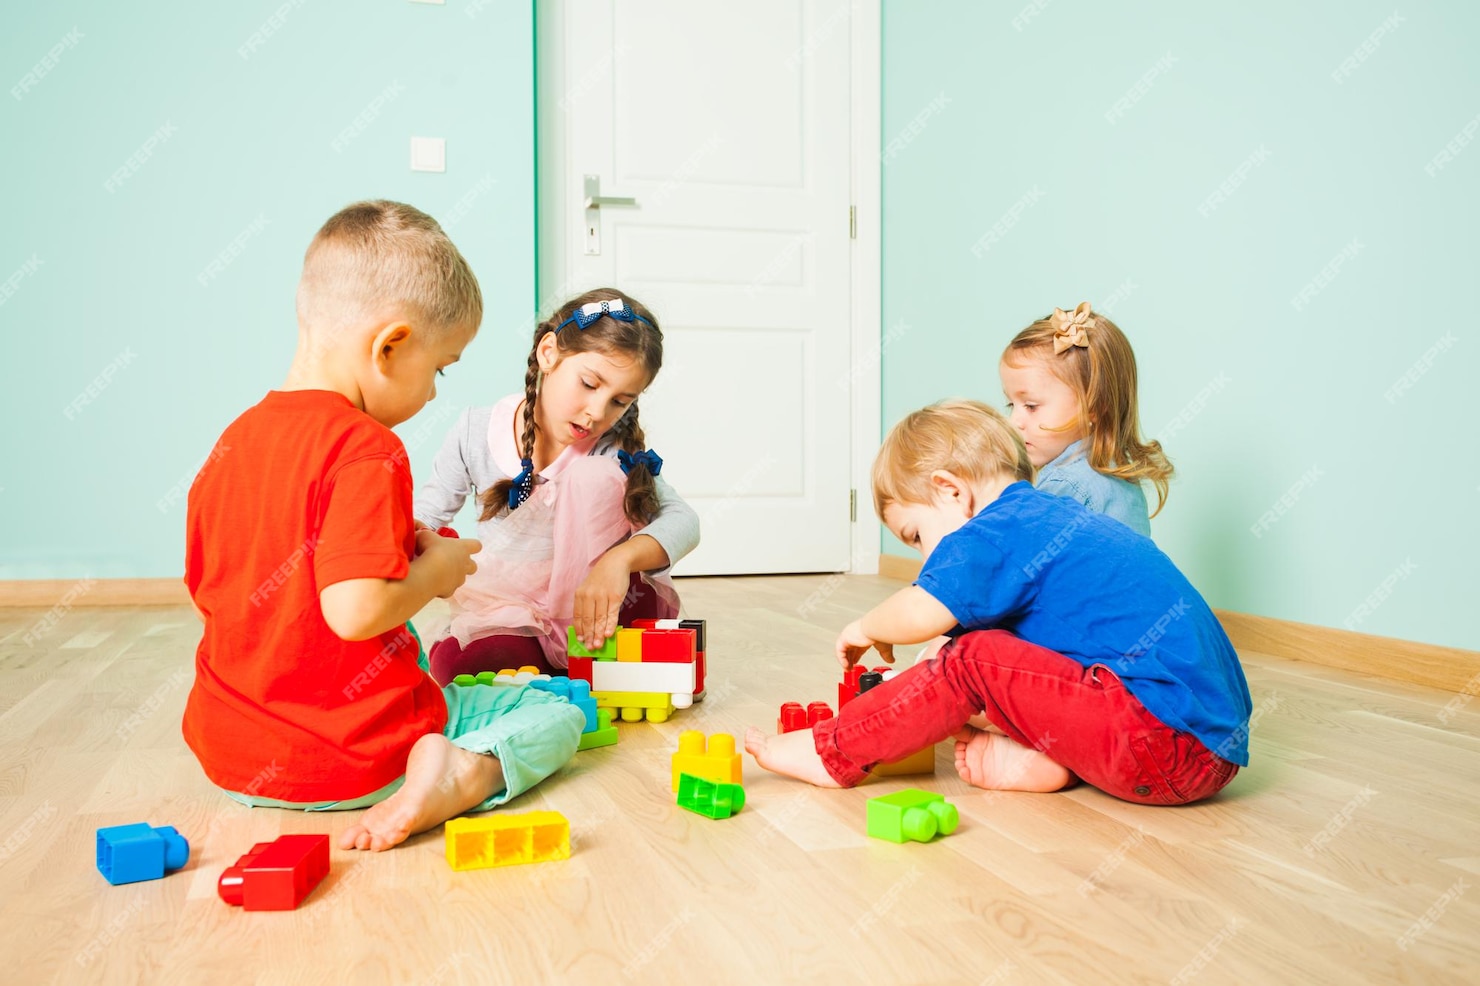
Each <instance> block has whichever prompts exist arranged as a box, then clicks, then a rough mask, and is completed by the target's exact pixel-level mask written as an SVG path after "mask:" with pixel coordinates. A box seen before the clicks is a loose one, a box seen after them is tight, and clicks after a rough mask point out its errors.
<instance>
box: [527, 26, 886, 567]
mask: <svg viewBox="0 0 1480 986" xmlns="http://www.w3.org/2000/svg"><path fill="white" fill-rule="evenodd" d="M554 6H558V8H559V9H558V10H554V11H546V12H545V13H544V14H542V18H541V22H540V23H541V30H542V32H543V33H542V39H541V56H540V57H541V58H542V59H547V58H548V59H553V60H554V64H551V65H547V66H545V67H544V68H543V69H542V87H547V88H546V90H545V95H544V97H543V98H546V99H552V100H553V103H554V105H555V109H554V111H553V112H548V111H547V112H543V113H542V120H543V121H545V126H546V128H547V131H548V129H549V128H551V127H553V128H555V129H556V130H558V131H559V132H557V133H549V132H547V133H546V134H545V135H544V137H545V139H543V140H542V144H541V146H542V153H546V154H553V155H554V156H555V157H556V162H555V163H554V166H553V180H558V183H559V184H558V187H557V188H548V187H547V188H542V190H541V199H542V210H541V217H542V222H541V225H542V232H541V235H542V238H545V239H547V240H548V241H549V250H547V251H545V252H544V257H545V262H544V264H543V266H544V268H545V270H544V273H543V275H542V285H541V294H542V295H544V296H545V300H544V302H543V304H542V307H543V308H544V309H546V310H548V309H549V308H550V307H551V306H552V305H553V304H554V303H556V302H558V301H559V300H560V299H562V298H564V297H566V296H568V295H569V294H571V293H574V292H575V291H579V290H584V289H586V288H590V287H595V286H598V285H611V286H614V287H617V288H619V289H621V290H623V291H628V292H631V293H632V295H633V296H635V297H636V298H638V299H640V300H641V301H642V302H643V303H644V304H646V305H648V306H649V307H650V308H652V310H653V311H654V313H655V314H656V315H657V316H658V318H659V320H660V321H661V324H662V327H663V333H664V340H665V351H664V366H663V371H662V373H661V374H660V375H659V377H658V380H657V382H656V383H655V384H654V385H653V387H652V388H651V389H650V390H649V391H648V393H646V394H645V395H644V396H643V398H642V400H641V408H642V424H643V426H644V428H645V429H646V431H647V435H648V444H649V446H650V447H651V448H653V449H656V450H657V451H658V452H659V453H660V454H661V455H662V456H663V457H664V460H665V462H666V463H667V465H666V466H665V471H664V475H665V477H666V478H669V480H670V481H671V482H672V483H673V484H674V486H675V487H676V488H677V489H678V491H679V492H680V493H681V494H682V495H683V496H684V498H685V499H686V500H688V502H689V503H690V504H692V505H693V506H694V508H695V509H696V510H697V511H698V512H699V515H700V517H701V522H702V525H703V540H702V543H701V544H700V546H699V548H698V549H697V550H696V551H695V552H694V553H693V554H692V555H690V556H689V557H688V558H687V559H685V560H684V562H683V564H682V565H681V566H680V567H679V573H680V574H685V575H706V574H744V573H759V572H826V571H845V570H848V569H849V568H850V537H851V535H852V523H851V519H850V502H849V494H850V488H851V486H852V483H851V482H850V473H849V466H850V432H849V427H850V418H849V412H850V386H851V385H852V384H853V383H854V381H855V380H856V374H852V375H850V373H849V364H850V323H849V305H850V281H849V276H850V275H849V263H850V251H849V235H850V234H849V218H850V217H849V202H850V188H849V186H850V162H849V148H850V140H849V126H850V121H849V112H850V104H849V4H848V3H847V0H801V2H798V0H751V2H746V3H713V2H703V3H695V2H692V0H688V2H685V0H565V2H564V3H563V4H559V5H554ZM540 7H541V8H545V7H546V5H545V4H541V5H540ZM552 34H553V36H552ZM557 92H558V95H556V93H557ZM547 110H548V106H547ZM542 174H544V175H546V176H547V178H551V177H552V169H551V167H548V166H547V167H545V168H544V169H542ZM590 178H595V179H596V180H598V181H599V185H600V188H599V194H600V195H601V196H603V197H626V198H631V199H635V200H636V204H635V205H602V206H598V207H596V208H594V209H588V208H587V207H586V206H585V200H586V198H587V197H588V192H589V191H590V188H589V187H588V181H589V180H590ZM588 220H589V221H588ZM551 267H554V268H556V269H555V270H550V269H549V268H551ZM870 560H871V559H870Z"/></svg>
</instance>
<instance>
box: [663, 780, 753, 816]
mask: <svg viewBox="0 0 1480 986" xmlns="http://www.w3.org/2000/svg"><path fill="white" fill-rule="evenodd" d="M678 806H679V807H680V808H684V809H687V810H688V811H692V812H693V813H695V814H696V815H703V816H704V817H705V818H729V817H730V816H731V815H733V814H735V813H736V812H738V811H739V810H740V809H741V808H744V807H745V788H743V787H741V786H740V785H739V784H716V783H715V782H714V781H710V780H705V779H704V778H702V777H695V776H694V775H693V774H680V775H679V776H678Z"/></svg>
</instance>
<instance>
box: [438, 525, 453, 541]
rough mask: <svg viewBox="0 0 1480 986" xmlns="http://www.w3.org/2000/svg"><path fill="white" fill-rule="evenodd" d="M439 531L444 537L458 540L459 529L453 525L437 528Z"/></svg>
mask: <svg viewBox="0 0 1480 986" xmlns="http://www.w3.org/2000/svg"><path fill="white" fill-rule="evenodd" d="M437 533H438V534H439V535H441V536H442V537H444V538H452V539H453V540H457V531H456V530H454V529H453V528H451V527H439V528H437Z"/></svg>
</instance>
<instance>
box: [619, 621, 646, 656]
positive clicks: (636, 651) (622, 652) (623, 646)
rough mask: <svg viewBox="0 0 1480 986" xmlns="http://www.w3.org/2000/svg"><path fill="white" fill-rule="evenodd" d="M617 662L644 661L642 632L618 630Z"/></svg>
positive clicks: (638, 630) (620, 628)
mask: <svg viewBox="0 0 1480 986" xmlns="http://www.w3.org/2000/svg"><path fill="white" fill-rule="evenodd" d="M617 660H619V661H638V662H641V661H642V630H641V629H630V630H629V629H627V628H626V627H619V628H618V629H617Z"/></svg>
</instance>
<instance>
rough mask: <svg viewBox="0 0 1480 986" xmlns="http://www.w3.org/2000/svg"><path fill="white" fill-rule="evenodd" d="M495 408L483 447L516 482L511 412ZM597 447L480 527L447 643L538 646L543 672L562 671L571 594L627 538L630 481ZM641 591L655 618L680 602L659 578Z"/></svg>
mask: <svg viewBox="0 0 1480 986" xmlns="http://www.w3.org/2000/svg"><path fill="white" fill-rule="evenodd" d="M518 406H519V401H518V400H517V399H516V400H512V401H510V400H505V401H501V402H500V403H499V404H498V405H496V406H495V407H494V409H493V413H492V415H491V416H490V418H489V425H488V443H489V450H490V451H491V452H492V453H493V458H494V461H495V462H496V463H497V464H498V465H499V468H500V469H502V470H503V471H504V472H505V474H506V475H509V476H515V475H518V473H519V470H520V465H519V454H518V451H517V450H516V448H515V446H514V441H513V434H514V412H515V410H516V409H517V407H518ZM595 445H596V440H594V439H588V440H587V441H585V442H580V443H577V444H575V445H571V446H569V447H567V448H566V449H565V451H564V452H562V453H561V454H560V456H559V457H558V458H557V459H556V460H555V461H554V462H552V463H550V465H549V466H547V467H546V468H545V469H544V470H543V471H542V472H541V473H540V479H541V480H543V481H537V482H536V484H535V486H534V489H533V491H532V492H531V493H530V496H529V499H528V500H526V501H524V503H522V504H520V506H519V508H518V509H517V510H511V511H508V512H507V513H505V514H503V515H502V516H500V517H495V518H493V519H492V520H489V521H484V522H482V523H480V524H479V525H478V537H479V539H480V540H481V541H482V542H483V547H482V549H481V550H480V551H479V552H478V554H476V555H474V556H473V557H474V560H475V561H476V562H477V564H478V571H477V572H475V573H474V574H473V575H471V576H469V577H468V580H467V581H466V582H464V583H463V585H462V588H460V589H458V590H457V592H456V593H454V594H453V596H452V601H451V623H450V625H449V627H448V631H447V636H451V637H455V638H456V639H457V641H458V643H459V644H460V645H461V647H463V648H464V649H466V648H467V647H468V645H469V644H471V643H472V642H473V641H476V640H480V639H482V638H485V637H492V636H525V637H537V638H539V643H540V647H541V649H542V651H543V653H544V656H545V660H546V662H547V663H548V664H549V665H550V666H551V667H553V668H564V667H566V627H568V626H569V625H570V624H571V622H572V617H573V613H574V609H575V592H576V589H577V587H579V586H580V584H581V582H582V581H583V580H584V579H585V578H586V576H587V575H588V574H589V573H590V571H591V568H592V566H593V565H594V564H595V563H596V560H597V559H598V558H600V557H601V556H602V555H603V554H604V553H605V552H606V551H607V550H608V549H610V548H612V547H613V546H615V545H617V544H620V543H621V542H622V541H625V540H626V539H627V538H628V537H630V536H631V535H632V534H633V528H632V525H631V523H630V522H629V521H628V520H627V516H626V514H625V513H624V512H623V510H622V499H623V495H624V493H625V490H626V485H627V477H626V475H625V474H624V473H623V472H622V468H621V466H619V465H618V464H617V460H616V459H615V458H614V457H613V456H611V455H605V454H597V455H592V454H590V453H591V450H592V448H593V447H595ZM641 578H642V581H643V582H644V583H645V584H646V585H647V586H648V587H649V588H650V589H651V590H652V591H653V592H654V593H656V595H657V602H658V607H659V610H660V612H662V613H664V614H666V615H667V616H669V617H673V616H676V615H677V614H678V592H677V590H676V589H675V588H674V586H673V580H672V579H670V578H669V577H668V576H667V575H666V574H663V575H659V576H657V577H652V576H650V575H649V574H648V573H642V574H641Z"/></svg>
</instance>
